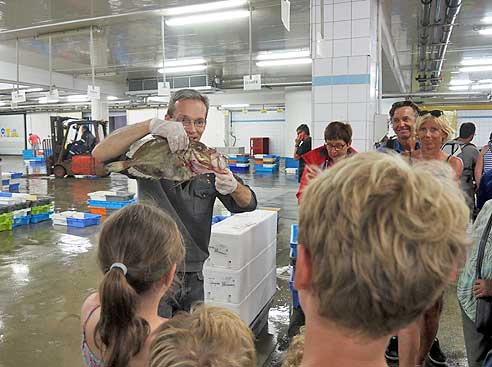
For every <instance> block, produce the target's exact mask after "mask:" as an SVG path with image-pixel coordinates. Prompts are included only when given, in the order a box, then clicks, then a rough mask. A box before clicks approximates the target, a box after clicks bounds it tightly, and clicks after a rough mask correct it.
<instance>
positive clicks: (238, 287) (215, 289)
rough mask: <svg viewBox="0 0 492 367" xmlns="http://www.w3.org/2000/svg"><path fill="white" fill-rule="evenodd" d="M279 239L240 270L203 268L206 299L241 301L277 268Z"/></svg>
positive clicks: (206, 265)
mask: <svg viewBox="0 0 492 367" xmlns="http://www.w3.org/2000/svg"><path fill="white" fill-rule="evenodd" d="M276 253H277V241H274V242H273V243H272V244H271V245H270V246H269V247H268V248H266V249H264V250H263V251H262V252H261V253H259V254H258V255H257V256H256V257H255V258H254V259H252V260H251V261H250V262H249V263H247V264H246V265H244V266H243V267H242V268H241V269H239V270H231V269H224V268H217V267H213V266H209V265H208V262H205V266H204V268H203V277H204V287H205V299H209V300H215V301H220V302H232V303H241V301H243V300H244V299H245V298H246V297H247V296H248V294H249V293H250V292H251V291H252V290H253V289H254V288H255V287H256V286H257V285H258V283H260V282H261V280H262V279H263V278H264V277H265V275H267V274H268V273H270V272H271V271H272V269H275V266H276Z"/></svg>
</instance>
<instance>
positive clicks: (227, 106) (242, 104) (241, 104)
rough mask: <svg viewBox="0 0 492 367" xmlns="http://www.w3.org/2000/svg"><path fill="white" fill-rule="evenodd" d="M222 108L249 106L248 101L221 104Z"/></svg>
mask: <svg viewBox="0 0 492 367" xmlns="http://www.w3.org/2000/svg"><path fill="white" fill-rule="evenodd" d="M221 107H222V108H244V107H249V103H235V104H223V105H222V106H221Z"/></svg>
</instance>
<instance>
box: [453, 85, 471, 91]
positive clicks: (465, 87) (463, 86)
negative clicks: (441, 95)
mask: <svg viewBox="0 0 492 367" xmlns="http://www.w3.org/2000/svg"><path fill="white" fill-rule="evenodd" d="M469 88H470V86H469V85H455V86H452V87H449V90H454V91H460V90H468V89H469Z"/></svg>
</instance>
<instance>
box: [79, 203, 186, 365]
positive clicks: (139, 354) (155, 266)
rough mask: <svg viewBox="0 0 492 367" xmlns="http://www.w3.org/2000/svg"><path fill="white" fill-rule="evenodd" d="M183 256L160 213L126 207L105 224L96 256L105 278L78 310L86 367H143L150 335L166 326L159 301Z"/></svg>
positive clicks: (172, 229) (166, 217)
mask: <svg viewBox="0 0 492 367" xmlns="http://www.w3.org/2000/svg"><path fill="white" fill-rule="evenodd" d="M184 254H185V250H184V246H183V243H182V239H181V234H180V232H179V230H178V227H177V225H176V223H175V222H174V221H173V220H172V218H171V217H170V216H169V215H167V214H165V213H164V212H163V211H161V210H160V209H157V208H155V207H152V206H149V205H144V204H136V205H130V206H127V207H125V208H123V209H120V210H119V211H118V212H116V213H115V214H113V215H111V216H110V217H109V218H108V220H107V221H106V222H105V223H104V226H103V228H102V230H101V233H100V236H99V246H98V250H97V258H98V263H99V267H100V269H101V271H102V273H103V274H104V276H103V279H102V282H101V284H100V285H99V292H97V293H93V294H91V295H90V296H89V297H88V298H87V299H86V300H85V302H84V304H83V305H82V310H81V320H82V324H81V329H82V335H83V340H82V354H83V357H84V362H85V364H86V365H87V366H88V367H102V366H104V367H127V366H130V367H144V366H145V367H146V366H147V365H148V357H149V352H148V351H149V345H150V340H151V335H153V333H154V331H155V330H156V329H157V328H158V327H159V326H160V325H161V324H162V323H163V322H165V321H167V319H165V318H162V317H159V316H158V315H157V308H158V305H159V301H160V299H161V298H162V296H163V295H164V294H165V293H166V291H167V290H168V289H169V287H170V285H171V283H172V281H173V278H174V273H175V271H176V265H177V264H179V263H181V261H182V260H183V258H184Z"/></svg>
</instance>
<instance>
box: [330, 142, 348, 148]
mask: <svg viewBox="0 0 492 367" xmlns="http://www.w3.org/2000/svg"><path fill="white" fill-rule="evenodd" d="M346 146H347V144H330V143H326V149H329V150H342V149H343V148H345V147H346Z"/></svg>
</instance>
